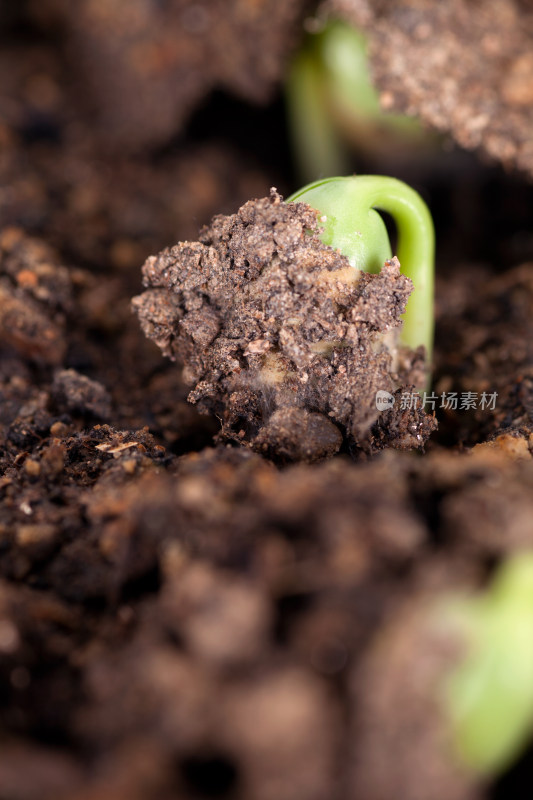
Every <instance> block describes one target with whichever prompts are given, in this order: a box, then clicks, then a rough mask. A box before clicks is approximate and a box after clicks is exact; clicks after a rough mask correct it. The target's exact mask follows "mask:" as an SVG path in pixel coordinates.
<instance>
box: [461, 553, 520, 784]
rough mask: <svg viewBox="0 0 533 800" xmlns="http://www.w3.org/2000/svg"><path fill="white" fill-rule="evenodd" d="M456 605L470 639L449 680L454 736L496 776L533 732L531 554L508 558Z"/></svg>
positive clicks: (475, 764)
mask: <svg viewBox="0 0 533 800" xmlns="http://www.w3.org/2000/svg"><path fill="white" fill-rule="evenodd" d="M451 612H452V614H453V618H454V620H455V622H456V624H457V625H458V626H459V628H460V629H462V630H463V633H464V638H465V640H466V641H467V642H468V644H469V650H468V652H467V654H466V657H465V658H464V660H463V662H462V663H461V665H460V666H459V667H458V668H457V669H456V671H455V672H454V673H453V674H452V675H451V677H449V679H448V683H447V685H446V707H447V709H448V713H449V715H450V719H451V727H452V731H453V740H454V743H455V746H456V750H457V753H458V755H459V756H460V758H461V760H462V761H463V762H464V763H465V764H466V765H467V766H468V767H470V769H472V770H473V771H475V772H477V773H478V774H481V775H487V776H491V775H495V774H497V773H499V772H501V771H503V770H504V769H506V768H507V767H509V766H510V765H511V764H512V763H513V761H514V760H515V759H516V758H517V757H518V756H519V755H520V753H521V751H522V750H523V749H524V747H525V745H526V744H527V742H528V739H529V737H530V736H531V733H532V732H533V553H522V554H520V555H516V556H513V557H510V558H508V559H507V561H506V562H505V563H504V564H503V565H502V566H501V567H500V568H499V570H498V572H497V574H496V576H495V578H494V580H493V582H492V584H491V586H490V587H489V588H488V589H487V590H486V591H485V592H484V593H483V594H481V595H480V596H478V597H474V598H471V599H465V600H463V601H462V602H460V601H456V602H455V604H454V605H453V608H452V609H451Z"/></svg>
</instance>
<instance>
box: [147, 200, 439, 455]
mask: <svg viewBox="0 0 533 800" xmlns="http://www.w3.org/2000/svg"><path fill="white" fill-rule="evenodd" d="M316 231H317V218H316V212H315V211H314V210H313V209H311V208H310V207H309V206H306V205H305V204H302V203H298V204H285V203H283V202H282V198H281V197H280V195H279V194H278V193H277V192H276V191H275V190H272V192H271V195H270V197H268V198H264V199H262V200H256V201H250V202H248V203H246V204H245V205H244V206H243V207H242V208H241V209H240V210H239V211H238V212H237V214H234V215H232V216H230V217H224V216H218V217H215V218H214V220H213V221H212V224H211V226H210V227H207V228H205V229H204V230H203V231H202V233H201V236H200V242H193V243H190V242H184V243H180V244H178V245H176V246H175V247H172V248H168V249H166V250H163V251H162V252H161V253H160V254H159V255H158V256H152V257H150V258H149V259H148V260H147V261H146V263H145V265H144V267H143V276H144V284H145V286H147V287H149V288H148V291H146V292H145V293H144V294H143V295H140V296H139V297H137V298H135V299H134V301H133V305H134V308H135V310H136V311H137V313H138V314H139V317H140V320H141V325H142V328H143V331H144V333H145V334H146V335H147V336H148V337H149V338H151V339H153V340H154V341H155V342H156V344H157V345H158V346H159V347H160V348H161V350H162V352H163V353H164V354H165V355H167V356H170V357H171V358H173V359H177V360H178V361H179V362H180V364H181V365H182V367H183V377H184V380H185V381H186V382H187V383H189V384H192V386H193V389H192V391H191V392H190V394H189V400H190V401H191V402H193V403H195V404H196V405H197V406H198V408H199V410H200V411H202V412H204V413H211V414H215V415H216V416H218V417H219V418H220V419H221V421H222V429H221V432H220V436H219V438H220V439H221V440H230V441H231V440H232V441H236V442H239V443H242V444H247V445H248V446H251V447H252V448H253V449H255V450H257V451H259V452H262V453H264V454H268V455H270V456H271V457H277V458H278V459H281V460H306V461H315V460H318V459H320V458H324V457H325V456H328V455H332V454H334V453H335V452H336V451H338V450H339V449H340V447H341V444H342V440H343V438H344V439H346V440H347V442H348V443H350V444H352V445H355V446H356V447H360V448H365V447H366V449H371V434H370V429H371V427H372V425H374V423H376V421H377V419H378V416H379V415H378V411H377V409H376V400H375V398H376V393H377V391H378V390H383V391H386V392H391V391H395V390H396V389H397V388H398V385H399V384H400V385H401V383H402V381H405V380H406V379H408V378H409V377H411V379H412V377H413V375H414V374H415V371H416V369H417V367H418V369H419V367H420V364H419V363H417V359H416V356H415V354H410V356H409V354H408V356H407V358H406V357H405V355H404V363H408V364H409V369H410V374H409V373H408V374H407V375H406V374H405V373H404V374H403V375H399V374H397V373H395V366H394V364H393V361H396V360H398V355H397V353H398V350H399V348H398V347H397V346H396V345H395V344H394V335H395V333H397V332H398V329H399V325H400V315H401V314H402V313H403V311H404V309H405V304H406V302H407V298H408V296H409V293H410V290H411V283H410V281H409V279H408V278H406V277H404V276H403V275H401V273H400V265H399V263H398V261H397V259H393V260H392V261H390V262H386V263H385V265H384V266H383V268H382V270H381V272H380V273H379V274H378V275H370V274H368V273H365V272H360V271H357V270H354V269H353V268H351V267H350V265H349V264H348V261H347V260H346V259H345V258H344V256H342V255H341V254H340V253H339V252H335V251H334V250H332V249H331V248H329V247H326V246H325V245H323V244H322V243H321V242H320V240H319V239H318V237H317V236H316V235H313V234H314V233H316ZM386 336H389V338H390V337H391V336H392V339H391V345H390V346H389V344H388V342H387V340H386ZM299 412H300V417H299V416H298V414H299ZM415 417H416V419H415ZM409 425H411V428H412V431H415V430H416V433H414V435H411V436H410V437H409V436H407V435H406V432H407V430H408V426H409ZM434 427H435V424H434V422H433V421H432V420H430V418H428V417H426V415H425V414H424V412H423V410H422V409H421V408H418V409H416V410H415V411H414V412H413V411H411V410H409V409H407V410H406V412H405V413H404V414H403V415H402V422H399V421H396V422H395V423H392V422H391V421H389V423H386V422H384V423H383V425H382V426H381V428H380V432H379V437H378V438H379V441H380V446H386V445H387V444H388V445H390V444H392V445H393V446H394V445H399V446H401V447H409V446H410V447H412V446H414V447H418V448H421V447H422V446H423V444H424V442H425V441H426V439H427V437H428V435H429V433H431V431H432V430H433V429H434ZM393 428H394V432H393V433H392V435H388V432H389V431H391V432H392V429H393Z"/></svg>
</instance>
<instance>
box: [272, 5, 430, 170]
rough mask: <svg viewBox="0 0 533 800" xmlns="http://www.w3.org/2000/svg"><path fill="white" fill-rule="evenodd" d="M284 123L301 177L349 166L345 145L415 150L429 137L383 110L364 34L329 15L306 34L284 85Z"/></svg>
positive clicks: (406, 119) (372, 150) (413, 123)
mask: <svg viewBox="0 0 533 800" xmlns="http://www.w3.org/2000/svg"><path fill="white" fill-rule="evenodd" d="M285 94H286V101H287V114H288V120H289V128H290V132H291V137H292V140H293V150H294V155H295V160H296V162H297V167H298V171H299V174H300V175H301V176H302V179H303V180H308V181H309V180H313V179H315V178H319V177H321V176H325V175H335V174H341V173H343V172H345V171H347V170H348V169H349V164H350V157H349V152H348V149H349V146H350V145H354V146H355V147H356V148H357V149H360V150H363V151H365V152H370V153H379V152H384V151H386V150H390V149H394V151H395V152H397V151H398V148H400V150H402V149H405V150H406V151H408V152H409V151H412V150H413V147H416V148H417V152H419V151H420V148H421V147H431V146H432V143H433V141H434V138H433V137H432V136H430V135H428V134H427V133H426V132H425V131H424V130H423V129H422V127H421V126H420V123H419V122H418V121H417V120H415V119H414V118H412V117H406V116H404V115H401V114H393V113H390V112H386V111H383V110H382V109H381V107H380V101H379V95H378V93H377V91H376V89H375V88H374V86H373V85H372V80H371V77H370V70H369V65H368V57H367V45H366V39H365V37H364V36H363V34H362V33H361V32H360V31H358V30H356V29H355V28H353V27H351V26H350V25H347V24H346V23H345V22H341V21H339V20H333V21H330V22H328V23H327V24H326V25H325V26H323V27H322V28H321V29H320V30H319V31H317V32H316V33H310V34H308V35H307V37H306V38H305V40H304V42H303V45H302V47H301V48H300V49H299V51H298V52H297V54H296V56H295V57H294V58H293V60H292V62H291V64H290V67H289V70H288V74H287V80H286V85H285Z"/></svg>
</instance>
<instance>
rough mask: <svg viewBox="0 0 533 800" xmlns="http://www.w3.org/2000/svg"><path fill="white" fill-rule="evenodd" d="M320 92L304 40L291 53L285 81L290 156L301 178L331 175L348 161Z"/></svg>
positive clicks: (318, 74)
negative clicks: (302, 45) (292, 54)
mask: <svg viewBox="0 0 533 800" xmlns="http://www.w3.org/2000/svg"><path fill="white" fill-rule="evenodd" d="M323 94H324V90H323V77H322V70H321V67H320V60H319V59H318V58H317V56H316V54H315V52H314V48H313V47H312V46H311V45H310V44H308V45H307V47H304V48H302V50H301V51H300V52H299V53H298V54H297V55H296V56H295V57H294V59H293V61H292V63H291V65H290V67H289V69H288V73H287V80H286V83H285V98H286V104H287V115H288V118H289V131H290V135H291V139H292V145H293V152H294V158H295V161H296V165H297V169H298V174H299V175H300V176H301V178H302V179H303V180H311V179H312V178H316V177H318V176H319V175H335V174H336V173H338V172H342V171H343V170H344V169H346V168H347V164H348V163H349V159H348V158H347V157H346V154H345V151H344V147H343V145H342V143H341V142H340V140H339V136H338V133H337V131H336V130H335V124H334V123H333V120H332V119H331V115H330V114H328V112H327V110H326V109H325V107H324V96H323Z"/></svg>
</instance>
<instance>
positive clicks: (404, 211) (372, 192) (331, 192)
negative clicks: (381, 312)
mask: <svg viewBox="0 0 533 800" xmlns="http://www.w3.org/2000/svg"><path fill="white" fill-rule="evenodd" d="M296 201H301V202H304V203H307V204H308V205H310V206H312V207H313V208H316V209H317V211H318V212H319V214H320V218H319V223H320V225H321V226H323V228H324V230H323V233H322V234H321V237H320V238H321V239H322V241H323V242H324V243H325V244H328V245H330V246H331V247H334V248H336V249H339V250H340V251H341V253H343V254H344V255H345V256H346V257H347V258H348V260H349V261H350V263H351V264H352V266H354V267H357V268H358V269H362V270H365V271H367V272H378V271H379V270H380V269H381V267H382V265H383V262H384V261H385V260H386V259H388V258H390V257H391V255H392V253H391V247H390V242H389V238H388V235H387V230H386V228H385V224H384V222H383V220H382V218H381V217H380V215H379V213H378V211H377V210H376V209H379V210H380V211H385V212H387V213H388V214H390V215H391V216H392V218H393V219H394V222H395V223H396V228H397V232H398V252H397V255H398V258H399V260H400V265H401V270H402V273H403V274H404V275H406V276H407V277H408V278H410V279H411V280H412V282H413V287H414V288H413V292H412V294H411V296H410V298H409V301H408V303H407V308H406V311H405V314H404V323H403V329H402V333H401V336H400V341H401V342H402V344H405V345H407V346H408V347H411V348H416V347H418V346H419V345H423V346H424V347H425V349H426V357H427V360H428V363H429V362H430V361H431V354H432V349H433V328H434V321H433V318H434V312H433V283H434V260H435V235H434V230H433V222H432V219H431V215H430V213H429V211H428V208H427V206H426V204H425V203H424V201H423V200H422V198H421V197H420V195H419V194H417V192H415V191H414V189H411V188H410V187H409V186H407V184H405V183H402V181H399V180H396V178H389V177H385V176H382V175H358V176H351V177H347V178H327V179H325V180H323V181H317V182H316V183H312V184H309V185H308V186H305V187H304V188H303V189H300V190H299V191H298V192H295V194H293V195H291V197H289V198H288V201H287V202H296Z"/></svg>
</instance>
